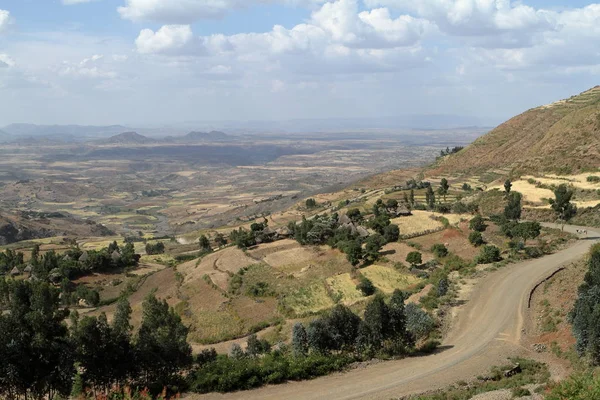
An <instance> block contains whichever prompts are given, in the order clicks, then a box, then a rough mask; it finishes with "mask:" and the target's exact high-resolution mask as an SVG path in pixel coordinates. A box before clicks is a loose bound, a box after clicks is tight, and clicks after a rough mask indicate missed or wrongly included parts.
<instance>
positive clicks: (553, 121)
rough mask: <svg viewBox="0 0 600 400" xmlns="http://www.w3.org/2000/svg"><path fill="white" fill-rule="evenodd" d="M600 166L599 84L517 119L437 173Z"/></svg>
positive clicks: (441, 164) (570, 170)
mask: <svg viewBox="0 0 600 400" xmlns="http://www.w3.org/2000/svg"><path fill="white" fill-rule="evenodd" d="M599 166H600V86H596V87H594V88H593V89H590V90H587V91H585V92H583V93H581V94H579V95H576V96H573V97H571V98H569V99H566V100H560V101H557V102H555V103H552V104H549V105H545V106H541V107H537V108H534V109H531V110H528V111H526V112H524V113H523V114H521V115H518V116H516V117H514V118H512V119H510V120H509V121H507V122H505V123H503V124H502V125H500V126H498V127H497V128H495V129H494V130H492V131H491V132H489V133H488V134H486V135H484V136H482V137H481V138H479V139H477V140H476V141H475V142H474V143H473V144H471V145H470V146H468V147H467V148H466V149H464V150H462V151H460V152H458V153H456V154H454V155H451V156H448V157H445V158H444V159H441V160H440V161H439V162H438V163H437V164H436V165H435V166H434V167H433V169H434V172H433V173H442V174H452V173H477V172H483V171H486V170H493V169H497V168H507V167H508V168H511V169H512V170H513V171H514V172H515V173H522V172H527V173H531V172H559V173H575V172H578V171H585V170H589V169H592V168H597V167H599Z"/></svg>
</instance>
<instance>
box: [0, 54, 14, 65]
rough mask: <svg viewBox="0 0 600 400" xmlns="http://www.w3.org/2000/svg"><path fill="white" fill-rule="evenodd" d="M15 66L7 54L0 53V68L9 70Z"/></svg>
mask: <svg viewBox="0 0 600 400" xmlns="http://www.w3.org/2000/svg"><path fill="white" fill-rule="evenodd" d="M14 66H15V60H13V59H12V58H10V56H9V55H8V54H3V53H0V68H9V67H14Z"/></svg>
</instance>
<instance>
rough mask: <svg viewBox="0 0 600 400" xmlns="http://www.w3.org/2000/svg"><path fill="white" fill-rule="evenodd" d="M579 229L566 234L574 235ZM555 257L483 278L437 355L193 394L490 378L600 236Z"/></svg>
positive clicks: (431, 384) (335, 397) (367, 388)
mask: <svg viewBox="0 0 600 400" xmlns="http://www.w3.org/2000/svg"><path fill="white" fill-rule="evenodd" d="M577 228H578V227H574V226H567V227H565V230H567V231H569V232H572V233H575V230H576V229H577ZM586 229H587V231H588V233H589V235H588V238H587V239H584V240H580V241H578V242H576V243H575V244H574V245H573V246H571V247H569V248H567V249H565V250H562V251H560V252H558V253H556V254H553V255H550V256H547V257H544V258H541V259H537V260H531V261H526V262H522V263H518V264H512V265H509V266H507V267H504V268H502V269H500V270H498V271H496V272H493V273H491V274H489V275H488V276H487V277H485V278H483V279H482V280H481V282H480V283H479V284H478V285H477V287H476V288H475V291H474V292H473V293H472V294H471V297H470V300H469V301H468V303H467V304H466V305H464V306H462V310H461V311H460V312H459V314H458V316H457V318H456V320H455V323H454V325H453V327H452V329H451V331H450V332H449V334H448V335H447V337H446V338H445V340H444V343H443V346H442V347H441V349H440V351H439V352H438V353H436V354H433V355H430V356H424V357H416V358H411V359H405V360H399V361H390V362H383V363H380V364H376V365H372V366H369V367H367V368H363V369H355V370H352V371H349V372H346V373H341V374H334V375H330V376H326V377H322V378H318V379H315V380H312V381H305V382H293V383H287V384H284V385H277V386H268V387H264V388H260V389H257V390H252V391H246V392H237V393H229V394H224V395H223V394H214V393H212V394H207V395H191V396H189V398H191V399H198V400H213V399H214V400H230V399H231V400H234V399H235V400H237V399H244V400H254V399H257V400H258V399H261V400H280V399H286V400H299V399H327V400H350V399H386V400H387V399H391V398H394V397H398V396H404V395H408V394H413V393H421V392H425V391H428V390H432V389H438V388H442V387H445V386H448V385H450V384H452V383H455V382H457V381H459V380H467V379H470V378H472V377H474V376H477V375H480V374H485V373H487V371H488V370H489V368H490V367H491V366H492V365H495V364H497V363H501V362H503V361H505V360H506V358H507V357H509V356H513V355H518V354H523V353H524V352H526V351H527V350H526V349H524V348H522V347H521V346H520V345H519V343H520V337H521V329H522V327H523V315H524V312H525V310H526V307H527V303H528V297H529V293H530V292H531V290H532V289H533V288H534V286H535V285H536V284H538V283H539V282H540V281H542V280H543V279H545V278H546V277H548V276H549V275H550V274H552V273H553V272H554V271H556V269H558V268H559V267H561V266H562V265H564V264H567V263H571V262H574V261H577V260H579V259H580V258H581V257H583V256H584V255H585V254H586V253H587V252H588V250H589V248H590V246H591V245H592V244H594V243H597V242H599V241H600V233H599V232H596V231H594V230H592V229H590V228H586Z"/></svg>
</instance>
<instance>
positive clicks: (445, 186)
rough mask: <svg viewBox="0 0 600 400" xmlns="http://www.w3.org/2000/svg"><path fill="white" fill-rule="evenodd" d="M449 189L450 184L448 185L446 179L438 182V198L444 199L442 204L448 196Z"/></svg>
mask: <svg viewBox="0 0 600 400" xmlns="http://www.w3.org/2000/svg"><path fill="white" fill-rule="evenodd" d="M449 189H450V184H449V183H448V179H446V178H442V181H441V182H440V187H439V188H438V193H439V194H440V196H442V197H444V203H445V202H446V196H447V195H448V190H449Z"/></svg>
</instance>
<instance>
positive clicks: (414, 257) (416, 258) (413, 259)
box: [406, 251, 423, 267]
mask: <svg viewBox="0 0 600 400" xmlns="http://www.w3.org/2000/svg"><path fill="white" fill-rule="evenodd" d="M406 262H407V263H409V264H410V265H411V266H412V267H417V266H419V265H421V264H422V263H423V258H422V256H421V253H419V252H418V251H411V252H410V253H408V255H407V256H406Z"/></svg>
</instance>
